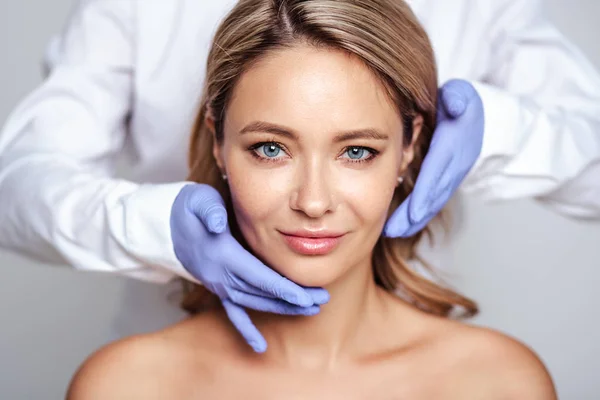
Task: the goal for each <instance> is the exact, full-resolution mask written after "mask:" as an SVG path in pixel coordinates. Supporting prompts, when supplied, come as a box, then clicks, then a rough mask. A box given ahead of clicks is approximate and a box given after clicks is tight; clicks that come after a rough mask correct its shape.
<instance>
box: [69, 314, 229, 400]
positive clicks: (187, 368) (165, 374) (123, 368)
mask: <svg viewBox="0 0 600 400" xmlns="http://www.w3.org/2000/svg"><path fill="white" fill-rule="evenodd" d="M224 337H226V335H223V328H222V327H221V321H220V317H218V316H216V315H215V314H212V313H207V315H203V316H199V317H194V318H192V319H190V320H186V321H184V322H181V323H179V324H176V325H174V326H172V327H169V328H167V329H165V330H162V331H159V332H156V333H152V334H147V335H139V336H132V337H129V338H126V339H123V340H119V341H116V342H114V343H111V344H109V345H107V346H105V347H103V348H101V349H99V350H98V351H96V352H95V353H93V354H92V355H91V356H90V357H88V359H87V360H86V361H85V362H84V363H83V364H82V365H81V367H80V368H79V369H78V371H77V372H76V374H75V376H74V377H73V379H72V380H71V384H70V387H69V390H68V394H67V399H69V400H95V399H108V398H110V399H114V400H119V399H132V398H144V399H163V398H164V399H170V398H173V396H176V397H180V398H182V397H185V394H184V393H185V391H186V390H187V389H188V388H189V389H190V390H191V389H192V388H191V387H189V385H190V383H191V384H194V385H197V384H199V383H201V382H199V381H198V378H199V377H208V375H210V374H209V372H210V368H209V366H210V365H211V363H212V362H213V361H212V359H213V358H214V351H210V347H212V346H214V345H215V342H216V341H220V342H222V341H223V340H224V339H223V338H224ZM191 375H193V376H194V377H195V378H193V379H189V378H190V376H191ZM196 389H197V388H194V390H196ZM180 392H181V393H180Z"/></svg>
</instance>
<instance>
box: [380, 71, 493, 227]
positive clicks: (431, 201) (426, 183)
mask: <svg viewBox="0 0 600 400" xmlns="http://www.w3.org/2000/svg"><path fill="white" fill-rule="evenodd" d="M483 131H484V110H483V103H482V102H481V98H480V97H479V95H478V94H477V92H476V91H475V88H474V87H473V86H472V85H471V84H470V83H468V82H466V81H463V80H451V81H448V82H447V83H446V84H445V85H444V86H442V88H441V89H440V91H439V101H438V112H437V127H436V129H435V131H434V134H433V139H432V141H431V145H430V147H429V151H428V153H427V155H426V156H425V159H424V161H423V164H422V166H421V172H420V173H419V176H418V177H417V181H416V183H415V187H414V190H413V191H412V193H411V194H410V195H409V196H408V197H407V198H406V199H405V200H404V202H403V203H402V204H400V206H399V207H398V208H397V209H396V211H394V213H393V214H392V216H391V217H390V218H389V220H388V221H387V223H386V226H385V229H384V235H385V236H388V237H408V236H412V235H414V234H415V233H417V232H419V231H420V230H421V229H423V228H424V227H425V226H426V225H427V223H428V222H429V221H431V219H432V218H433V217H434V216H435V215H436V214H438V213H439V212H440V211H441V209H442V208H443V207H444V206H445V205H446V203H447V202H448V201H449V200H450V198H451V197H452V195H453V194H454V192H455V191H456V189H457V188H458V186H459V185H460V184H461V182H462V181H463V179H464V178H465V176H466V175H467V173H468V172H469V171H470V170H471V168H472V167H473V165H474V164H475V162H476V161H477V158H478V157H479V154H480V153H481V146H482V143H483Z"/></svg>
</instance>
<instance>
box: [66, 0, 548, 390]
mask: <svg viewBox="0 0 600 400" xmlns="http://www.w3.org/2000/svg"><path fill="white" fill-rule="evenodd" d="M436 88H437V82H436V68H435V61H434V57H433V53H432V49H431V46H430V44H429V41H428V38H427V36H426V34H425V32H424V31H423V30H422V28H421V26H420V25H419V24H418V22H417V20H416V18H415V17H414V15H413V14H412V12H411V11H410V8H409V7H408V6H407V5H406V4H404V3H403V2H401V1H399V0H360V1H357V0H337V1H335V0H306V1H285V0H283V1H282V0H242V1H240V2H239V3H238V5H237V6H236V7H235V8H234V9H233V11H232V12H231V13H230V14H229V15H228V16H227V18H226V19H225V21H224V22H223V23H222V25H221V26H220V28H219V30H218V31H217V34H216V37H215V39H214V43H213V47H212V50H211V52H210V55H209V59H208V65H207V77H206V81H205V88H204V93H203V98H202V100H201V103H200V106H201V107H200V112H199V115H198V119H197V125H196V128H195V130H194V132H193V137H192V141H191V149H190V165H191V175H190V177H191V179H192V180H195V181H197V182H202V183H209V184H211V185H212V186H213V187H214V188H215V190H218V191H219V193H220V194H221V195H222V196H223V198H224V199H225V201H226V207H227V209H228V211H229V215H230V216H231V218H230V219H231V220H230V221H229V223H230V226H231V229H232V233H233V234H234V237H236V238H237V239H238V240H239V241H240V242H241V243H242V245H243V246H245V247H246V248H247V249H248V250H250V251H251V252H252V253H253V254H255V255H256V256H257V257H258V258H259V259H260V260H261V261H263V262H265V263H266V264H267V265H269V266H271V267H273V268H274V269H275V270H277V271H278V272H279V273H280V274H282V275H283V276H285V277H286V278H288V279H290V280H292V281H294V282H297V283H298V284H301V285H303V286H305V287H313V286H314V287H325V288H326V289H327V290H328V292H329V293H330V300H329V302H328V303H327V304H325V305H323V306H321V308H322V309H321V312H320V313H319V314H318V315H315V316H308V317H307V316H297V317H291V316H281V315H274V314H270V313H268V312H265V313H252V314H251V317H252V321H253V322H254V323H255V325H256V327H257V329H259V330H260V332H261V333H262V334H263V335H264V337H265V338H266V340H267V343H268V346H269V347H268V349H267V351H266V352H265V353H262V354H261V353H255V352H253V351H252V349H251V348H250V347H249V346H248V345H247V344H246V342H245V341H244V340H243V338H241V337H240V336H239V334H238V333H237V331H236V330H235V329H234V328H233V327H232V326H231V325H230V323H229V322H228V319H227V317H226V313H227V312H235V309H234V308H229V307H228V305H227V304H228V303H227V301H225V302H224V306H225V307H224V309H220V308H218V307H217V308H211V307H210V305H211V301H210V299H209V298H208V297H209V295H207V294H206V293H205V292H204V291H203V289H202V288H200V287H197V288H193V289H192V290H191V291H188V293H187V295H186V299H185V300H184V307H185V308H186V309H188V310H190V311H192V312H193V313H194V314H196V315H194V316H193V317H191V318H190V319H188V320H186V321H184V322H182V323H180V324H178V325H175V326H173V327H170V328H168V329H165V330H163V331H160V332H157V333H154V334H150V335H145V336H138V337H132V338H129V339H126V340H123V341H120V342H116V343H113V344H111V345H109V346H107V347H105V348H103V349H101V350H100V351H98V352H97V353H96V354H94V355H93V356H92V357H91V358H90V359H89V360H88V361H86V363H85V364H84V365H83V366H82V368H81V369H80V370H79V372H78V373H77V375H76V376H75V378H74V380H73V382H72V385H71V387H70V390H69V398H70V399H74V400H80V399H82V400H86V399H96V398H98V399H100V398H101V399H106V398H110V399H132V398H144V399H154V398H157V399H159V398H160V399H162V398H165V399H173V398H177V399H188V398H189V399H199V398H207V399H220V398H232V399H238V398H241V397H244V398H248V399H266V398H277V399H280V398H286V399H288V398H326V399H338V398H339V399H353V398H368V399H375V398H377V399H379V398H386V399H387V398H390V399H392V398H393V399H513V398H518V399H554V398H555V393H554V389H553V385H552V382H551V379H550V377H549V375H548V373H547V372H546V370H545V368H544V367H543V365H542V364H541V362H540V361H539V360H538V358H537V357H536V356H535V355H534V354H533V353H532V352H531V351H530V350H528V349H527V348H526V347H525V346H523V345H522V344H520V343H518V342H516V341H514V340H512V339H510V338H508V337H506V336H504V335H502V334H499V333H496V332H493V331H490V330H486V329H482V328H476V327H472V326H468V325H465V324H463V323H460V322H458V321H456V320H454V319H451V318H450V316H452V315H455V313H462V315H464V316H470V315H473V314H475V313H476V312H477V307H476V305H475V304H474V303H473V302H472V301H471V300H469V299H467V298H465V297H463V296H461V295H459V294H457V293H455V292H454V291H452V290H450V289H448V288H444V287H442V286H440V285H439V284H437V283H435V282H432V281H430V280H428V279H426V278H424V277H421V276H420V275H419V274H418V273H417V272H415V271H414V270H412V269H411V268H410V267H409V265H408V264H407V261H408V260H411V259H415V258H416V257H417V256H416V254H415V250H414V249H415V247H416V245H417V243H418V241H419V240H420V239H421V236H422V235H423V233H425V232H427V231H424V232H421V233H420V234H418V235H416V236H415V237H412V238H410V239H385V238H383V237H382V236H381V231H382V228H383V226H384V223H385V221H386V218H387V216H388V214H389V212H390V210H393V209H394V208H395V207H396V206H397V204H398V203H399V202H401V201H402V200H403V199H404V198H405V197H406V196H407V195H408V194H409V193H410V191H411V188H412V185H413V182H414V179H415V177H416V176H417V173H418V171H419V168H420V166H421V162H422V160H423V157H424V154H425V153H426V151H427V149H428V146H429V143H430V140H431V134H432V131H433V128H434V126H435V121H436V115H435V109H436V98H437V89H436ZM249 268H251V266H249ZM229 279H232V280H239V278H238V277H236V276H233V275H232V276H230V277H229ZM239 286H240V287H247V290H245V291H239V292H237V293H234V294H233V296H254V295H255V293H253V290H252V289H251V286H250V285H245V284H244V282H240V283H239ZM217 292H218V290H217ZM229 295H230V296H231V294H229ZM321 302H322V301H321ZM290 307H292V306H291V305H290ZM316 307H317V306H315V308H316ZM265 311H269V310H268V309H265Z"/></svg>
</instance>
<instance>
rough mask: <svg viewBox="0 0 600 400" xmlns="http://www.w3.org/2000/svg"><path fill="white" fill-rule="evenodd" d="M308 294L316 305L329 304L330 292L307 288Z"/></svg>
mask: <svg viewBox="0 0 600 400" xmlns="http://www.w3.org/2000/svg"><path fill="white" fill-rule="evenodd" d="M304 290H306V293H308V295H309V296H310V297H311V298H312V299H313V302H314V303H315V304H316V305H319V306H321V305H323V304H326V303H328V302H329V292H328V291H327V290H325V289H323V288H315V287H310V288H307V287H305V288H304Z"/></svg>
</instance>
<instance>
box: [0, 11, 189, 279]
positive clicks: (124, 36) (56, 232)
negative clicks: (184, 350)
mask: <svg viewBox="0 0 600 400" xmlns="http://www.w3.org/2000/svg"><path fill="white" fill-rule="evenodd" d="M134 18H135V15H134V11H133V4H132V1H129V0H84V1H81V2H80V4H79V7H78V8H77V9H76V10H75V12H74V13H73V15H72V17H71V18H70V21H69V23H68V24H67V28H66V30H65V31H64V32H63V34H62V35H61V36H60V38H58V39H59V40H57V41H55V42H54V43H53V46H54V48H53V49H52V51H51V53H52V59H51V60H47V61H48V63H49V64H50V65H48V66H49V72H50V75H49V76H48V78H47V79H46V80H45V82H44V83H43V84H42V85H41V86H40V87H38V88H37V89H36V90H35V91H34V92H33V93H32V94H31V95H30V96H28V97H27V98H26V99H25V100H24V101H23V102H22V103H21V104H20V105H19V106H18V107H17V109H16V110H15V111H14V112H13V113H12V115H11V116H10V117H9V119H8V121H7V123H6V125H5V126H4V128H3V130H2V132H1V133H0V199H1V206H0V246H2V247H4V248H7V249H10V250H13V251H17V252H19V253H21V254H24V255H28V256H30V257H34V258H37V259H39V260H42V261H46V262H52V263H68V264H70V265H72V266H74V267H75V268H78V269H82V270H94V271H106V272H115V273H120V274H124V275H128V276H132V277H135V278H138V279H144V280H150V281H155V282H166V281H168V280H170V279H171V278H173V277H174V276H176V275H179V276H184V277H186V278H188V279H192V278H191V276H190V275H189V274H187V272H185V270H184V268H183V267H182V266H181V264H180V263H179V261H178V260H177V258H176V257H175V254H174V251H173V248H172V242H171V237H170V235H171V232H170V225H169V219H170V208H171V206H172V204H173V201H174V199H175V197H176V196H177V194H178V193H179V190H180V189H181V187H183V186H184V185H185V184H186V182H180V183H174V184H169V185H138V184H135V183H132V182H128V181H124V180H118V179H115V178H114V174H115V171H114V169H115V164H116V158H117V156H118V154H119V152H120V151H121V150H122V147H123V145H124V141H125V137H126V121H127V118H128V116H129V113H130V108H131V97H132V90H133V88H132V78H133V73H134V71H133V68H134V67H133V49H134V42H133V40H134V35H133V29H134ZM192 280H193V279H192Z"/></svg>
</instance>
